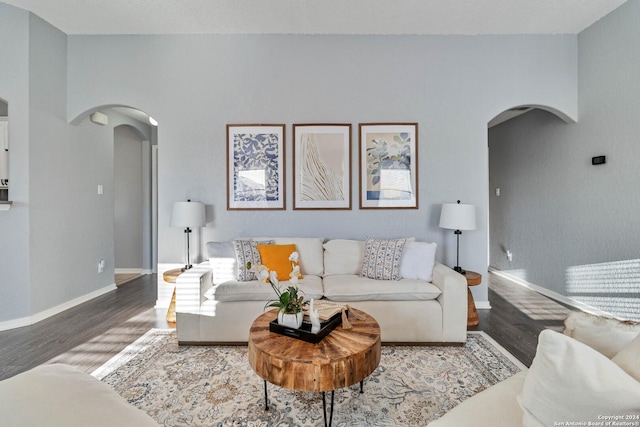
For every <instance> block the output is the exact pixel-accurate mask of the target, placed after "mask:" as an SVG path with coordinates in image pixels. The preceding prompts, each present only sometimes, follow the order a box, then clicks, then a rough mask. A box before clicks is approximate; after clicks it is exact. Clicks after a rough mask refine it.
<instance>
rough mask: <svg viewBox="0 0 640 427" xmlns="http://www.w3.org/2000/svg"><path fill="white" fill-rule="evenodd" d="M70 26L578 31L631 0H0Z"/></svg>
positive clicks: (136, 30) (203, 30)
mask: <svg viewBox="0 0 640 427" xmlns="http://www.w3.org/2000/svg"><path fill="white" fill-rule="evenodd" d="M2 1H3V2H4V3H7V4H10V5H14V6H17V7H20V8H22V9H26V10H29V11H31V12H33V13H35V14H36V15H38V16H40V17H41V18H43V19H44V20H46V21H48V22H49V23H51V24H52V25H54V26H55V27H57V28H59V29H60V30H62V31H64V32H65V33H67V34H428V35H453V34H456V35H478V34H577V33H579V32H580V31H582V30H584V29H585V28H587V27H589V26H590V25H591V24H593V23H594V22H596V21H597V20H598V19H600V18H602V17H603V16H605V15H606V14H608V13H609V12H611V11H612V10H614V9H616V8H617V7H619V6H620V5H621V4H623V3H624V2H625V1H626V0H2Z"/></svg>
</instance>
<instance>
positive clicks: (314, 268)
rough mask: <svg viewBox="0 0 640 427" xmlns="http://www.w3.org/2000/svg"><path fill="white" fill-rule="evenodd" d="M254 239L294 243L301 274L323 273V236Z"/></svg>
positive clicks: (317, 274)
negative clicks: (298, 257)
mask: <svg viewBox="0 0 640 427" xmlns="http://www.w3.org/2000/svg"><path fill="white" fill-rule="evenodd" d="M254 240H273V243H275V244H276V245H288V244H294V245H296V249H297V250H298V255H299V256H300V272H301V273H302V274H303V275H307V274H311V275H313V276H322V274H323V273H324V262H323V255H324V254H323V250H322V242H324V238H323V237H265V238H254Z"/></svg>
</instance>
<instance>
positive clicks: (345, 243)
mask: <svg viewBox="0 0 640 427" xmlns="http://www.w3.org/2000/svg"><path fill="white" fill-rule="evenodd" d="M365 246H366V245H365V242H364V241H362V240H346V239H333V240H329V241H328V242H327V243H325V244H324V245H323V247H324V275H325V276H332V275H336V274H360V271H362V258H363V257H364V251H365Z"/></svg>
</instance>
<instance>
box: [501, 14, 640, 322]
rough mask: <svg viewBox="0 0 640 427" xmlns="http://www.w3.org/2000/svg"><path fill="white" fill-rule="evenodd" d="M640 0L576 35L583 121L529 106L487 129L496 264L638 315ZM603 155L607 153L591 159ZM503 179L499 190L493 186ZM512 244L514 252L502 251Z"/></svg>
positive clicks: (556, 289)
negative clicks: (595, 161)
mask: <svg viewBox="0 0 640 427" xmlns="http://www.w3.org/2000/svg"><path fill="white" fill-rule="evenodd" d="M638 22H640V2H638V1H632V2H627V3H625V4H624V5H623V6H622V7H621V8H619V9H618V10H616V11H614V12H613V13H611V14H610V15H609V16H607V17H606V18H605V19H602V20H601V21H599V22H598V23H596V24H595V25H593V26H592V27H591V28H589V29H587V30H585V31H583V32H582V33H581V34H580V36H579V93H578V98H579V108H580V120H579V122H578V123H577V124H570V125H568V124H565V123H563V122H561V121H560V120H559V119H558V118H556V117H554V116H552V115H550V114H548V113H545V112H539V111H538V112H532V113H528V114H525V115H524V116H521V117H519V118H517V119H515V120H513V121H511V122H506V123H504V124H502V125H499V126H497V127H495V128H492V129H491V131H490V133H489V141H490V165H491V169H490V205H491V212H490V218H491V227H490V228H491V239H490V240H491V247H490V256H491V258H490V264H491V265H492V266H494V267H496V268H498V269H500V270H504V271H508V272H510V273H511V274H514V275H516V276H519V277H522V278H524V279H525V280H527V281H528V282H530V283H533V284H535V285H538V286H541V287H543V288H545V289H548V290H550V291H552V292H555V293H557V294H560V295H563V296H566V297H569V298H572V299H574V300H576V301H578V302H580V303H584V304H587V305H590V306H593V307H595V308H598V309H601V310H603V311H607V312H610V313H612V314H615V315H617V316H620V317H625V318H632V319H636V320H640V258H639V254H640V240H639V239H638V230H639V229H640V216H639V215H638V212H640V190H638V188H639V187H638V183H639V182H640V168H639V167H638V164H637V163H638V159H640V145H639V143H638V135H640V121H639V120H638V117H639V116H640V103H639V102H638V100H639V99H640V79H638V76H639V75H640V26H639V25H638ZM597 155H606V156H607V163H606V164H605V165H600V166H592V165H591V157H593V156H597ZM496 187H500V188H501V196H500V197H496V196H495V192H494V189H495V188H496ZM507 249H508V250H511V252H512V253H513V261H512V262H511V263H509V262H508V260H507V258H506V256H505V251H506V250H507Z"/></svg>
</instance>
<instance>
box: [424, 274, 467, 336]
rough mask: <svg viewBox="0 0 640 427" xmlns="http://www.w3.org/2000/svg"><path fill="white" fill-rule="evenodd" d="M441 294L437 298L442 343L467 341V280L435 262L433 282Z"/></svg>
mask: <svg viewBox="0 0 640 427" xmlns="http://www.w3.org/2000/svg"><path fill="white" fill-rule="evenodd" d="M432 283H433V284H434V285H436V286H437V287H438V288H440V290H441V291H442V293H441V294H440V296H439V297H438V298H437V299H438V302H440V305H441V306H442V341H443V342H465V341H466V340H467V280H466V279H465V278H464V276H463V275H462V274H460V273H458V272H456V271H455V270H453V269H451V268H449V267H447V266H445V265H443V264H440V263H439V262H436V263H435V265H434V266H433V282H432Z"/></svg>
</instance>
